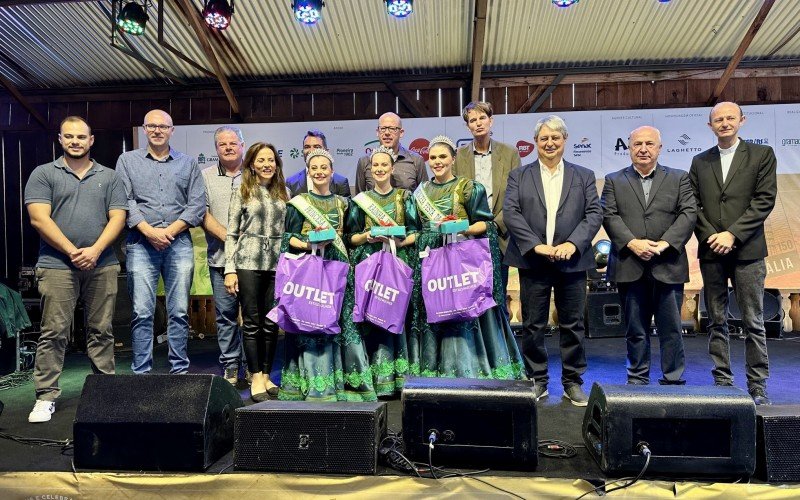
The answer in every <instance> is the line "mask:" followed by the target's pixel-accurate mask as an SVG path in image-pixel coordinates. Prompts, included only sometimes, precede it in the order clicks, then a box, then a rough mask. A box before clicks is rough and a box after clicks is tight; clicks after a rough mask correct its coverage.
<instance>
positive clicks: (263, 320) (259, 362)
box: [236, 269, 278, 375]
mask: <svg viewBox="0 0 800 500" xmlns="http://www.w3.org/2000/svg"><path fill="white" fill-rule="evenodd" d="M236 276H237V277H238V278H239V302H240V303H241V305H242V336H243V337H244V355H245V358H246V359H247V369H248V370H249V371H250V373H258V372H264V373H265V374H267V375H269V373H270V372H271V371H272V362H273V360H274V358H275V347H276V346H277V344H278V325H276V324H275V323H273V322H272V321H270V320H268V319H267V313H268V312H269V309H270V307H271V306H272V302H273V300H274V297H275V271H251V270H248V269H237V270H236Z"/></svg>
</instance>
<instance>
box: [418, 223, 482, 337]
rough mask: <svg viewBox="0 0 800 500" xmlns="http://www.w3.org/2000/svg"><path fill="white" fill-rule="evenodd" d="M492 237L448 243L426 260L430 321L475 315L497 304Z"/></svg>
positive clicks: (424, 288) (424, 295) (425, 298)
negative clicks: (494, 289) (493, 289)
mask: <svg viewBox="0 0 800 500" xmlns="http://www.w3.org/2000/svg"><path fill="white" fill-rule="evenodd" d="M493 284H494V279H493V276H492V258H491V254H490V253H489V240H487V239H486V238H479V239H474V240H466V241H461V242H458V243H450V244H446V245H444V246H443V247H441V248H435V249H433V250H431V251H430V252H429V254H428V256H427V257H426V258H424V259H423V260H422V300H423V302H424V303H425V312H426V313H427V314H428V322H429V323H442V322H445V321H467V320H470V319H475V318H477V317H479V316H480V315H481V314H483V313H484V312H485V311H487V310H489V309H491V308H492V307H494V306H496V305H497V304H496V303H495V301H494V297H493V296H492V286H493Z"/></svg>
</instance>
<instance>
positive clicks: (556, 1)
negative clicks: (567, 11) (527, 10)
mask: <svg viewBox="0 0 800 500" xmlns="http://www.w3.org/2000/svg"><path fill="white" fill-rule="evenodd" d="M578 1H579V0H553V5H555V6H556V7H569V6H570V5H574V4H576V3H578Z"/></svg>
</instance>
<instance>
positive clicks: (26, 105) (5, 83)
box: [0, 74, 47, 129]
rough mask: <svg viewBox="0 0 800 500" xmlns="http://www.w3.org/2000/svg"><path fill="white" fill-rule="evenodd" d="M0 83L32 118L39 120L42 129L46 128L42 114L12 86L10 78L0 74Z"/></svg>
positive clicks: (45, 121)
mask: <svg viewBox="0 0 800 500" xmlns="http://www.w3.org/2000/svg"><path fill="white" fill-rule="evenodd" d="M0 84H2V85H3V87H5V88H6V89H8V91H9V92H10V93H11V95H13V96H14V99H16V100H17V102H19V103H20V104H21V105H22V107H23V108H25V109H26V110H27V111H28V113H30V114H31V116H32V117H33V119H34V120H36V121H37V122H39V125H41V126H42V128H44V129H46V128H47V120H45V119H44V117H42V115H40V114H39V112H38V111H36V108H34V107H33V106H31V104H30V103H29V102H28V100H27V99H25V97H24V96H23V95H22V94H20V92H19V90H18V89H17V87H16V86H14V83H13V82H12V81H11V80H9V79H8V78H6V77H5V76H3V75H2V74H0Z"/></svg>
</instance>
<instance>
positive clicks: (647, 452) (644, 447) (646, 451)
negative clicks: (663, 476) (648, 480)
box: [575, 443, 651, 500]
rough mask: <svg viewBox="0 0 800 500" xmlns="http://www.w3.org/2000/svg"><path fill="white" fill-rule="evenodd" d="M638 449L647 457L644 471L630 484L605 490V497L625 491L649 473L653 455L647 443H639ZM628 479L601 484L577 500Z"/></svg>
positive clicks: (577, 499)
mask: <svg viewBox="0 0 800 500" xmlns="http://www.w3.org/2000/svg"><path fill="white" fill-rule="evenodd" d="M638 449H639V454H640V455H643V456H644V457H645V461H644V466H643V467H642V470H641V471H639V474H638V475H637V476H636V477H635V478H633V480H631V481H630V482H628V483H626V484H623V485H620V486H615V487H613V488H610V489H607V490H605V493H604V495H608V494H609V493H611V492H612V491H618V490H623V489H625V488H628V487H630V486H633V485H634V484H635V483H636V482H637V481H638V480H639V479H641V478H642V476H644V473H645V472H646V471H647V467H649V466H650V455H651V453H650V448H648V447H647V443H639V445H638ZM628 479H630V478H622V479H617V480H616V481H611V482H610V483H604V484H601V485H600V486H598V487H597V488H594V489H592V490H589V491H587V492H586V493H584V494H583V495H581V496H579V497H578V498H576V499H575V500H581V498H583V497H585V496H586V495H589V494H591V493H597V492H598V491H599V490H602V489H605V488H606V487H607V486H609V485H611V484H614V483H618V482H620V481H627V480H628Z"/></svg>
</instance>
